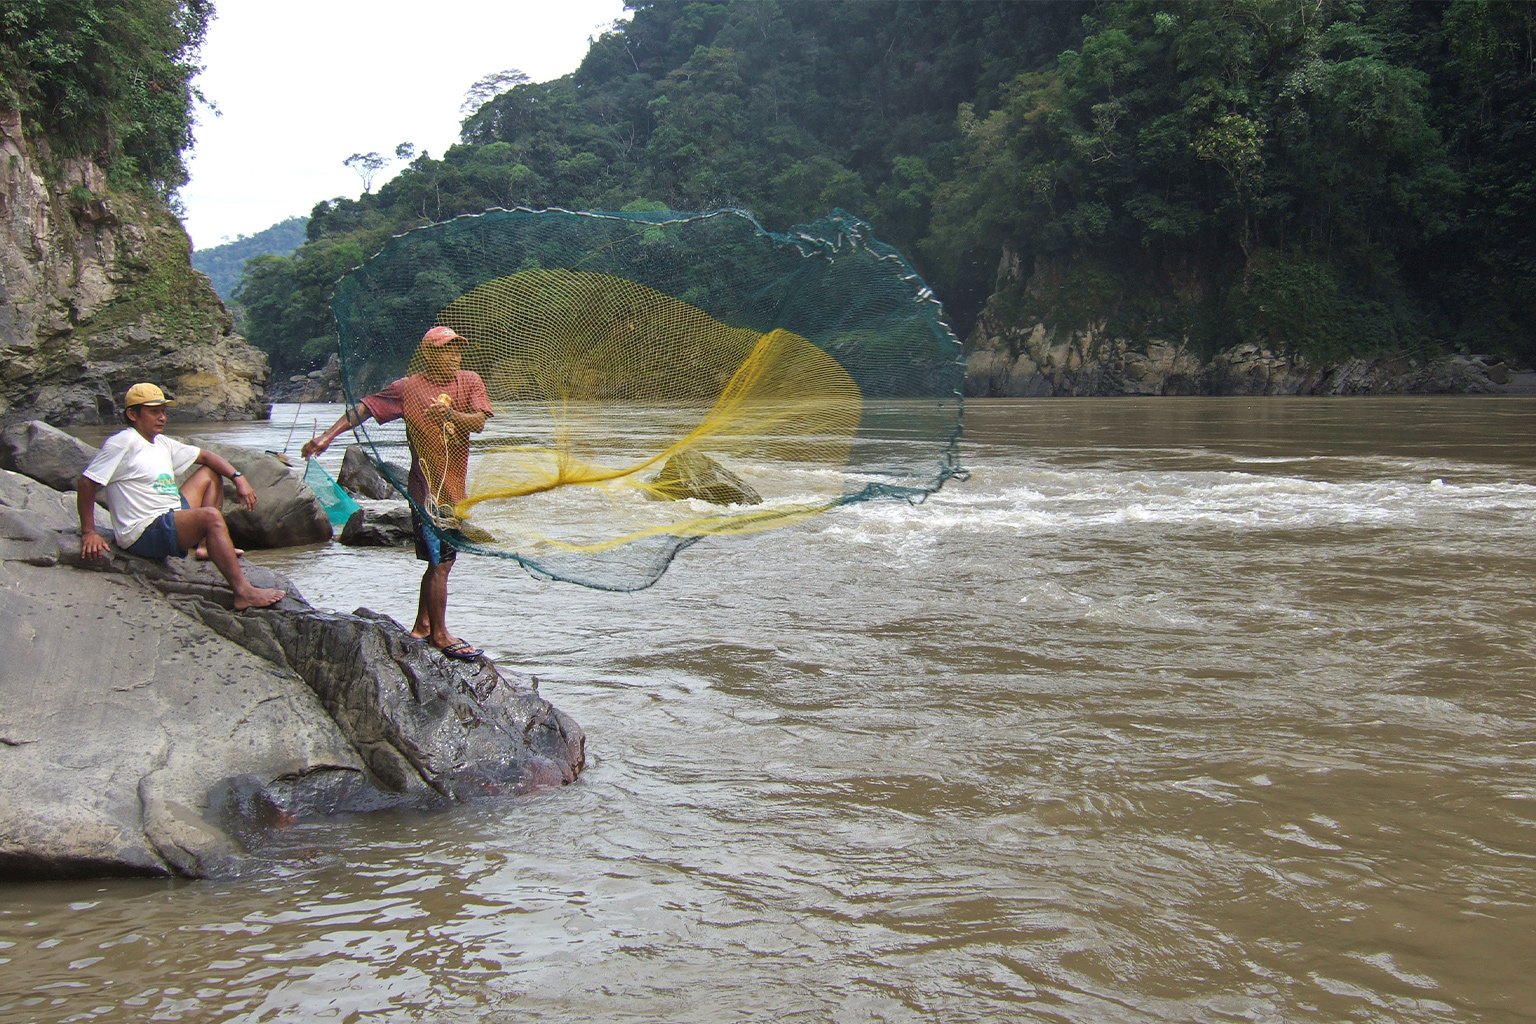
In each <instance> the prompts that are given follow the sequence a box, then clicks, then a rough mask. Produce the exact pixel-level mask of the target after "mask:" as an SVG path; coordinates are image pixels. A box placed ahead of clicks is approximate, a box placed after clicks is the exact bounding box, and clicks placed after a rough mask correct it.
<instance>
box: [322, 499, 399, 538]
mask: <svg viewBox="0 0 1536 1024" xmlns="http://www.w3.org/2000/svg"><path fill="white" fill-rule="evenodd" d="M357 506H358V508H357V511H356V512H354V513H352V518H350V519H348V520H347V524H346V525H345V526H343V527H342V528H341V535H340V536H339V537H337V538H336V539H337V540H339V541H341V543H343V544H346V545H348V546H350V547H360V548H369V547H373V548H389V547H399V546H401V545H404V544H410V543H411V540H412V537H411V506H410V504H409V503H408V502H406V501H403V500H400V499H396V500H394V501H383V500H380V501H374V500H371V499H368V498H360V499H358V502H357Z"/></svg>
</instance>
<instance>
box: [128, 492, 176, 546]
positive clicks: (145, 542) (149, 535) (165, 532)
mask: <svg viewBox="0 0 1536 1024" xmlns="http://www.w3.org/2000/svg"><path fill="white" fill-rule="evenodd" d="M181 507H182V508H186V507H187V499H186V498H182V499H181ZM125 550H126V551H127V552H128V553H129V554H130V555H138V556H139V557H140V558H153V559H155V560H157V561H158V560H160V559H165V558H170V557H171V556H172V555H175V556H176V557H178V558H180V557H181V556H182V555H185V554H186V553H187V549H186V548H184V547H182V546H181V542H180V541H178V540H177V539H176V510H175V509H168V510H167V511H165V512H164V513H162V514H161V516H160V518H159V519H156V520H155V521H154V522H152V523H150V524H149V525H148V526H146V527H145V528H144V532H143V533H141V534H139V539H138V540H136V541H134V542H133V543H132V544H129V545H128V547H127V548H126V549H125Z"/></svg>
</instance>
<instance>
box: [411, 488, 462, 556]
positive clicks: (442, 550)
mask: <svg viewBox="0 0 1536 1024" xmlns="http://www.w3.org/2000/svg"><path fill="white" fill-rule="evenodd" d="M411 533H412V534H413V535H414V536H415V538H416V557H417V558H419V559H420V560H421V561H423V562H426V563H427V564H428V565H442V564H443V563H444V562H451V561H453V560H454V559H456V558H458V557H459V553H458V551H457V550H455V549H454V546H453V545H452V544H450V543H448V542H447V541H446V540H443V539H442V538H441V537H439V536H438V535H437V534H436V533H434V532H433V530H432V527H431V526H429V525H427V523H426V522H425V521H424V520H423V519H422V517H421V513H420V512H417V511H416V505H415V503H414V502H413V503H412V504H411Z"/></svg>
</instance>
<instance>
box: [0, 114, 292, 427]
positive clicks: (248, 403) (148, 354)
mask: <svg viewBox="0 0 1536 1024" xmlns="http://www.w3.org/2000/svg"><path fill="white" fill-rule="evenodd" d="M44 167H47V168H49V170H48V171H47V172H46V173H45V172H44V170H43V168H44ZM0 365H4V367H5V372H4V373H0V423H7V422H10V421H13V420H16V419H20V418H23V417H25V418H27V419H43V420H47V421H48V422H50V423H53V424H56V425H62V424H75V423H114V422H117V419H118V412H119V410H118V408H117V403H118V402H120V401H121V399H122V394H123V392H124V390H126V388H127V387H128V386H129V385H130V384H133V383H135V382H137V381H140V380H153V381H156V382H159V383H161V384H163V385H164V386H165V387H166V388H167V389H168V390H170V391H171V392H173V393H174V394H175V396H176V399H177V402H178V406H177V413H178V415H179V416H181V417H182V418H184V419H186V420H233V419H260V418H263V417H265V416H266V415H267V411H268V406H267V404H266V399H265V394H264V392H265V388H266V383H267V362H266V357H265V356H264V355H263V354H262V353H261V352H260V351H258V350H257V349H255V348H253V347H252V346H250V345H249V344H247V343H246V342H245V340H244V339H242V338H241V337H240V336H239V335H237V334H235V333H234V322H233V320H232V319H231V317H230V315H229V313H228V311H227V310H225V308H224V306H223V304H222V303H220V301H219V299H218V296H217V295H216V294H215V293H214V291H213V286H212V285H211V284H209V282H208V279H207V278H206V277H204V276H203V275H202V274H199V273H197V272H196V271H194V270H193V269H192V267H191V257H190V243H189V242H188V240H187V235H186V232H185V231H184V230H183V229H182V227H181V225H180V223H178V222H177V220H176V218H175V217H174V216H173V215H172V214H171V212H170V211H169V210H168V209H166V208H165V207H164V206H163V205H161V204H158V203H154V202H151V201H148V200H145V199H142V198H139V197H137V196H133V195H130V194H126V193H121V192H116V191H114V190H112V189H111V188H109V187H108V185H107V181H106V175H105V173H104V172H103V171H102V170H101V168H99V167H97V166H96V165H95V164H92V163H90V162H89V161H87V160H83V159H57V158H54V157H52V156H50V155H49V154H48V151H47V145H46V142H43V141H40V140H36V139H29V138H27V137H26V135H25V134H24V132H23V129H22V125H21V120H20V117H19V115H18V114H17V113H16V112H15V111H12V110H5V109H3V108H0Z"/></svg>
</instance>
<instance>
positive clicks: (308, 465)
mask: <svg viewBox="0 0 1536 1024" xmlns="http://www.w3.org/2000/svg"><path fill="white" fill-rule="evenodd" d="M304 486H306V487H308V488H309V489H310V491H311V492H313V493H314V495H315V499H316V500H317V501H319V502H320V507H321V508H322V509H324V510H325V518H326V519H328V520H330V523H331V526H332V527H334V528H335V529H338V530H339V529H341V528H342V527H343V526H346V525H347V520H349V519H351V518H352V516H353V514H354V513H356V512H357V509H358V505H357V502H355V501H353V500H352V495H350V494H348V493H347V492H346V491H344V490H342V489H341V485H340V484H338V483H337V482H336V480H335V479H334V478H333V477H332V476H331V474H329V473H327V472H326V471H325V467H324V466H322V465H320V463H318V462H316V461H315V460H314V459H308V460H306V462H305V464H304Z"/></svg>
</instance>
